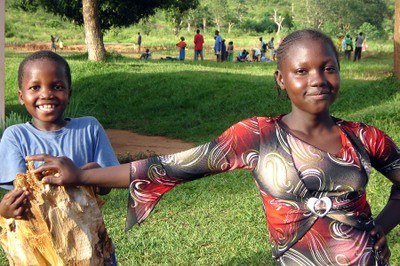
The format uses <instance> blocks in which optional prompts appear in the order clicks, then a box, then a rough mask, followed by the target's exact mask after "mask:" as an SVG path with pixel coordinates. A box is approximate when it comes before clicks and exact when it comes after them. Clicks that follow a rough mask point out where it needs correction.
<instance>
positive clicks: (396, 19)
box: [394, 0, 400, 79]
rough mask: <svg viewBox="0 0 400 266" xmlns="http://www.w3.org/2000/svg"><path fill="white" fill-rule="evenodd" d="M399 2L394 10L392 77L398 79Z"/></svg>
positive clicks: (397, 1) (399, 72) (399, 49)
mask: <svg viewBox="0 0 400 266" xmlns="http://www.w3.org/2000/svg"><path fill="white" fill-rule="evenodd" d="M399 23H400V0H396V2H395V9H394V75H395V76H396V77H397V78H398V79H400V27H399Z"/></svg>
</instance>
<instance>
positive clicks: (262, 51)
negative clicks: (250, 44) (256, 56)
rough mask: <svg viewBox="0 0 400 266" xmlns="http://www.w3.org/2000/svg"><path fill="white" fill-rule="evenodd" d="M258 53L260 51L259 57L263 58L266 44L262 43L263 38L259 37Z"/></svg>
mask: <svg viewBox="0 0 400 266" xmlns="http://www.w3.org/2000/svg"><path fill="white" fill-rule="evenodd" d="M259 40H260V51H261V57H264V56H265V53H266V52H267V44H266V43H265V42H264V41H263V38H262V37H260V39H259Z"/></svg>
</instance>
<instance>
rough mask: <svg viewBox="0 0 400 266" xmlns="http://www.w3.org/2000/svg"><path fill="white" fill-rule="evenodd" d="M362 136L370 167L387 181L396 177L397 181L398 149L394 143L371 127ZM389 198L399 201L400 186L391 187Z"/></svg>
mask: <svg viewBox="0 0 400 266" xmlns="http://www.w3.org/2000/svg"><path fill="white" fill-rule="evenodd" d="M362 136H363V142H364V145H365V146H366V149H367V152H368V153H369V155H370V158H371V164H372V166H373V167H374V168H375V169H376V170H378V171H379V172H381V173H382V174H383V175H385V176H386V177H389V179H390V178H391V177H397V180H399V179H400V149H399V147H398V146H397V145H396V144H395V143H394V141H393V140H392V139H391V138H390V137H389V136H388V135H386V134H385V133H384V132H382V131H381V130H379V129H377V128H375V127H371V126H366V127H365V129H364V130H363V131H362ZM392 181H393V180H392ZM389 198H390V199H395V200H400V184H394V185H393V186H392V189H391V193H390V197H389Z"/></svg>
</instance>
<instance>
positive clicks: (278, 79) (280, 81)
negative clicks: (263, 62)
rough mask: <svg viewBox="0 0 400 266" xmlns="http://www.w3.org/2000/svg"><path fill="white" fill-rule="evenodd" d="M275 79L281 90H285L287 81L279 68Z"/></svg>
mask: <svg viewBox="0 0 400 266" xmlns="http://www.w3.org/2000/svg"><path fill="white" fill-rule="evenodd" d="M275 81H276V83H277V84H278V86H279V87H280V88H281V90H285V89H286V88H285V82H284V81H283V75H282V73H281V72H280V71H279V70H276V71H275Z"/></svg>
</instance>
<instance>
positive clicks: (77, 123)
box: [67, 116, 101, 127]
mask: <svg viewBox="0 0 400 266" xmlns="http://www.w3.org/2000/svg"><path fill="white" fill-rule="evenodd" d="M67 120H69V121H70V126H73V127H87V126H99V125H101V124H100V122H99V121H98V120H97V119H96V118H95V117H93V116H83V117H77V118H67Z"/></svg>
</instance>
